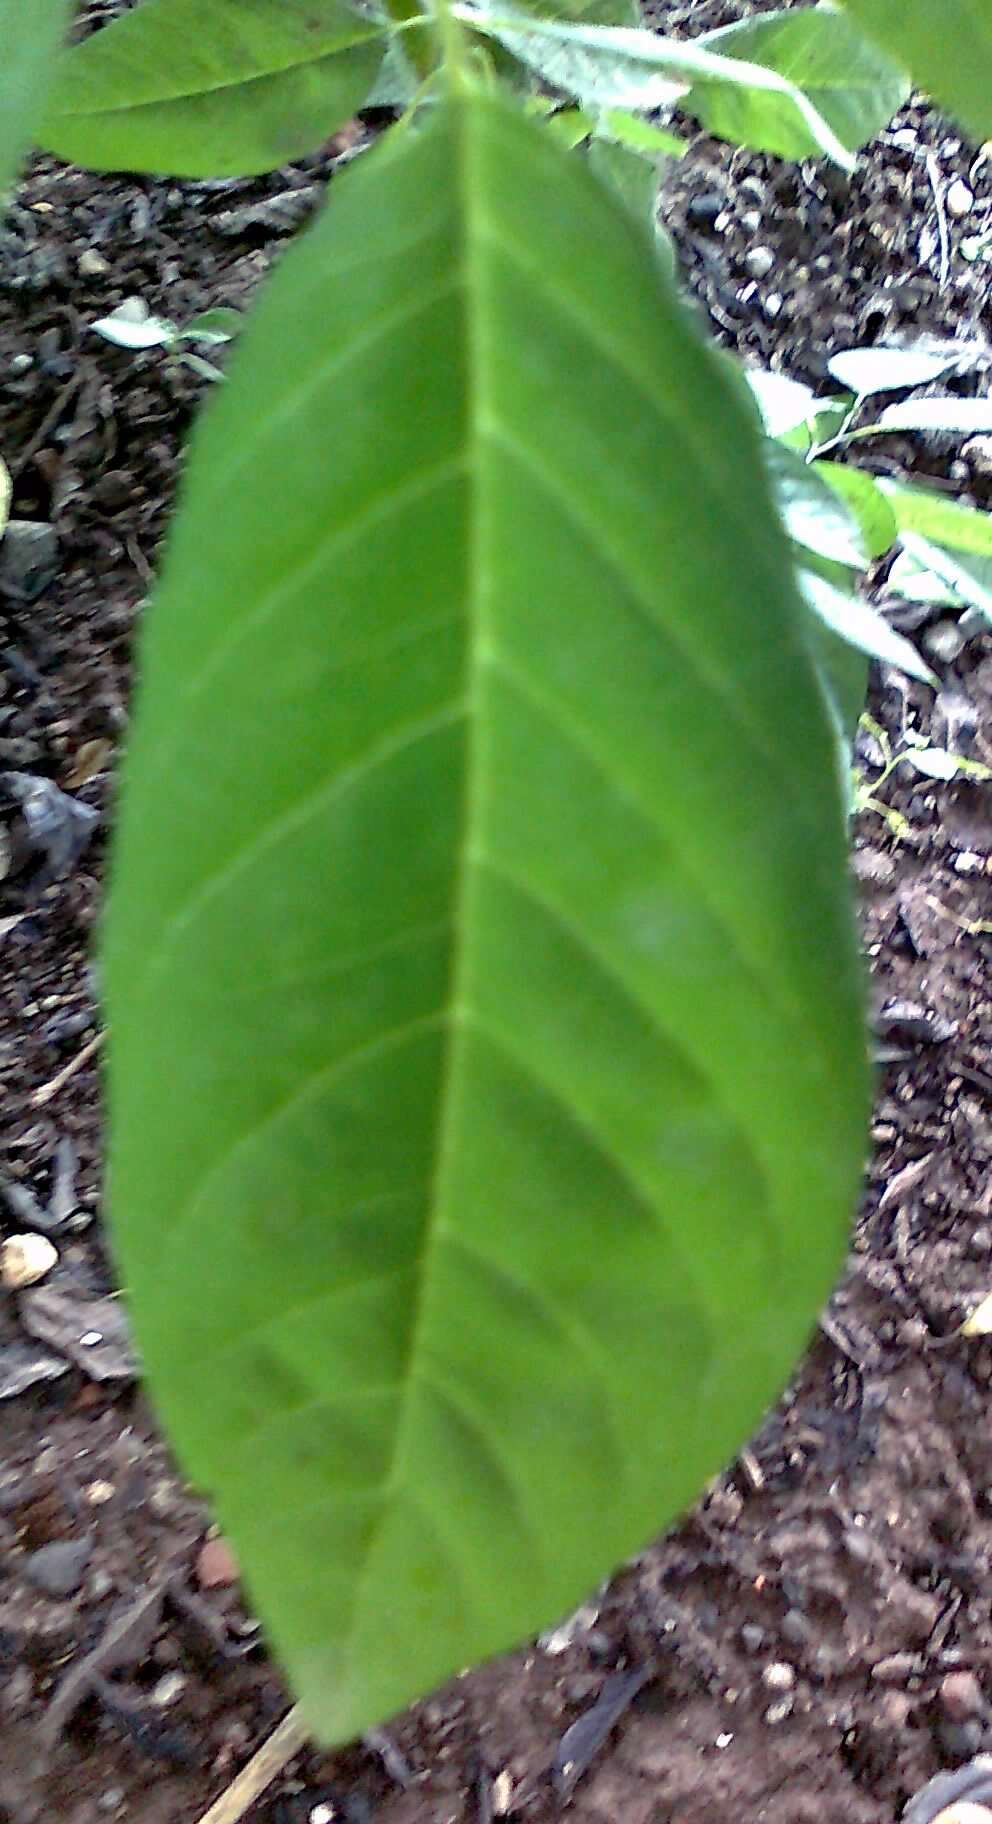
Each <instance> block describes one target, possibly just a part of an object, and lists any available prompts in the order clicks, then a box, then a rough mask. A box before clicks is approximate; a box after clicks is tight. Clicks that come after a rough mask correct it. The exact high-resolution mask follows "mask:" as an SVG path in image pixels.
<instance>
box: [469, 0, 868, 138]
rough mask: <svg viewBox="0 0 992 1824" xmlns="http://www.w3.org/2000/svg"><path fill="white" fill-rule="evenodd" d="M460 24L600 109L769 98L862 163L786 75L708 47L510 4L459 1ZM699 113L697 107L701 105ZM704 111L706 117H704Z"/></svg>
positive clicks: (783, 114)
mask: <svg viewBox="0 0 992 1824" xmlns="http://www.w3.org/2000/svg"><path fill="white" fill-rule="evenodd" d="M452 11H453V12H454V14H455V15H456V17H457V18H459V19H461V20H464V22H465V23H466V24H468V25H472V26H474V27H475V28H476V30H477V31H480V32H486V33H488V34H489V36H490V37H493V38H495V39H497V40H498V42H499V43H500V44H502V45H504V46H505V48H506V49H507V50H508V51H510V52H511V53H512V55H513V56H514V57H517V58H519V60H520V62H521V63H523V64H526V65H527V67H528V68H529V69H532V70H534V71H535V72H536V73H537V74H538V75H539V76H540V77H542V79H543V80H544V81H545V82H547V83H549V84H550V85H551V86H552V87H553V88H557V89H561V90H563V91H564V92H565V93H566V94H569V95H574V96H576V97H577V98H578V100H579V101H582V102H585V103H587V104H589V105H590V106H593V107H606V108H612V107H619V108H627V109H635V110H636V109H645V110H647V109H653V108H662V107H667V106H669V105H670V104H671V103H672V102H674V101H677V100H679V99H680V97H682V96H685V95H686V94H688V92H689V90H690V88H691V89H692V92H693V94H694V95H696V94H697V93H698V92H700V91H702V90H705V92H706V93H707V94H708V95H709V94H711V93H712V94H716V93H717V92H718V91H722V90H723V89H727V90H732V91H734V92H739V93H741V94H751V93H752V92H753V93H764V94H767V95H768V96H770V97H772V98H773V99H774V102H775V104H776V110H777V115H776V117H777V118H780V119H781V120H782V121H784V122H791V123H792V130H793V132H794V133H795V134H796V135H797V136H798V137H801V138H803V140H804V142H805V141H808V142H809V144H811V145H813V146H814V147H815V149H816V150H817V151H818V152H820V153H823V154H825V155H826V156H827V157H828V158H832V159H833V160H834V161H835V163H837V164H839V165H841V166H843V168H844V169H845V170H852V169H853V167H854V162H855V161H854V158H853V156H852V155H851V153H850V152H849V151H848V149H847V147H846V146H845V145H844V143H843V141H842V140H840V139H838V137H837V134H836V133H835V132H834V130H833V128H832V126H831V125H830V123H829V121H827V120H825V119H824V118H823V116H822V115H821V114H820V113H819V112H818V111H817V109H816V107H815V106H814V105H813V103H812V102H811V101H810V100H809V98H808V96H806V95H805V94H804V93H803V91H802V89H801V88H797V86H796V84H795V83H793V82H791V81H790V80H789V78H788V77H787V76H782V75H780V73H779V72H778V70H774V69H770V68H766V67H765V66H764V65H762V64H758V63H746V62H745V61H744V60H743V59H741V58H736V57H724V56H721V55H720V54H718V52H717V51H715V50H712V49H710V48H709V47H708V46H707V45H705V44H703V43H702V42H701V41H698V40H697V41H696V42H695V43H686V42H685V41H684V40H683V39H680V38H662V37H659V36H658V35H657V34H656V33H654V32H649V31H645V30H633V29H628V28H626V27H623V26H609V25H587V24H584V23H581V24H572V23H570V22H568V21H566V20H564V19H547V18H537V17H531V16H530V15H529V14H528V13H526V12H524V11H521V10H520V9H519V8H516V7H514V6H513V5H507V4H504V3H503V0H458V3H456V4H454V5H453V6H452ZM694 105H695V104H694ZM697 111H698V110H697Z"/></svg>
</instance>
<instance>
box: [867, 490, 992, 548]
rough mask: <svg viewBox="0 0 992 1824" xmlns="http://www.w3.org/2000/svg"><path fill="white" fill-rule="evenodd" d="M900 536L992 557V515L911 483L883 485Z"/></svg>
mask: <svg viewBox="0 0 992 1824" xmlns="http://www.w3.org/2000/svg"><path fill="white" fill-rule="evenodd" d="M878 485H879V487H880V488H881V489H882V492H883V493H884V495H885V497H886V499H887V500H888V502H889V505H890V506H891V508H892V511H893V513H894V514H895V518H896V525H897V527H898V528H899V530H900V532H920V533H922V534H923V536H924V537H925V538H931V539H933V540H934V541H935V542H936V543H937V544H939V545H949V546H950V548H951V550H952V551H972V552H974V553H975V555H976V556H977V557H992V513H979V512H978V510H977V509H976V508H975V507H964V506H961V505H960V503H959V502H958V501H954V500H947V499H946V497H945V496H944V495H943V494H938V493H937V492H936V490H935V489H933V488H926V487H920V486H918V485H916V484H915V483H912V482H902V481H880V482H879V484H878Z"/></svg>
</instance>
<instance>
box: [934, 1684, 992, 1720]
mask: <svg viewBox="0 0 992 1824" xmlns="http://www.w3.org/2000/svg"><path fill="white" fill-rule="evenodd" d="M940 1707H941V1709H942V1710H943V1712H944V1715H945V1716H946V1717H948V1718H949V1719H950V1721H951V1722H954V1723H963V1722H967V1720H968V1719H969V1717H974V1716H981V1715H982V1714H983V1712H984V1710H985V1694H984V1692H983V1691H982V1687H981V1685H980V1684H979V1682H978V1679H977V1678H976V1677H975V1674H974V1672H948V1674H947V1676H946V1678H944V1679H942V1680H941V1686H940Z"/></svg>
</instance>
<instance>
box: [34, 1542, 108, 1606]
mask: <svg viewBox="0 0 992 1824" xmlns="http://www.w3.org/2000/svg"><path fill="white" fill-rule="evenodd" d="M92 1549H93V1542H92V1540H90V1539H56V1540H54V1541H53V1543H52V1544H51V1545H42V1546H39V1548H38V1550H37V1551H36V1552H31V1553H29V1555H28V1558H27V1560H26V1562H25V1566H24V1571H25V1575H26V1577H27V1579H28V1582H29V1583H33V1584H34V1587H35V1589H36V1590H41V1591H42V1593H43V1594H44V1595H45V1596H74V1595H75V1593H76V1591H77V1590H78V1589H79V1586H80V1584H81V1583H82V1581H83V1573H84V1571H85V1570H86V1566H87V1564H88V1563H89V1558H90V1553H91V1551H92Z"/></svg>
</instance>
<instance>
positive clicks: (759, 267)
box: [744, 247, 775, 279]
mask: <svg viewBox="0 0 992 1824" xmlns="http://www.w3.org/2000/svg"><path fill="white" fill-rule="evenodd" d="M744 264H745V266H746V267H747V269H748V272H749V273H750V274H751V277H752V279H767V277H768V274H769V273H770V272H771V269H772V267H773V266H774V264H775V255H774V254H773V252H772V250H771V248H770V247H749V248H748V250H747V252H746V254H745V255H744Z"/></svg>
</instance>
